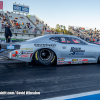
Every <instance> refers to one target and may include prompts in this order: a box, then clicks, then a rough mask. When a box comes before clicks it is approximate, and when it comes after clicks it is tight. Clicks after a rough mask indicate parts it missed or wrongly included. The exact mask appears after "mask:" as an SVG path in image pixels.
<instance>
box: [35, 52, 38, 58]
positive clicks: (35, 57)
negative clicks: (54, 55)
mask: <svg viewBox="0 0 100 100" xmlns="http://www.w3.org/2000/svg"><path fill="white" fill-rule="evenodd" d="M37 53H38V51H36V53H35V58H36V60H38V57H37Z"/></svg>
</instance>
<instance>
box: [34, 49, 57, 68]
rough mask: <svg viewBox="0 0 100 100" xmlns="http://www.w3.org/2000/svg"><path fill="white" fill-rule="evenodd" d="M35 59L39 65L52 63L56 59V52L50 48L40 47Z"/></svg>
mask: <svg viewBox="0 0 100 100" xmlns="http://www.w3.org/2000/svg"><path fill="white" fill-rule="evenodd" d="M34 60H35V62H36V63H37V64H39V65H46V66H48V65H52V64H53V63H54V62H55V60H56V55H55V53H54V52H53V51H52V50H50V49H40V50H37V51H36V52H35V55H34Z"/></svg>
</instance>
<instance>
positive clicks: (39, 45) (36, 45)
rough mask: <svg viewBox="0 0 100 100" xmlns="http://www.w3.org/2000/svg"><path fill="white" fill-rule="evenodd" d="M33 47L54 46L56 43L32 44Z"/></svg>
mask: <svg viewBox="0 0 100 100" xmlns="http://www.w3.org/2000/svg"><path fill="white" fill-rule="evenodd" d="M34 46H35V47H56V44H34Z"/></svg>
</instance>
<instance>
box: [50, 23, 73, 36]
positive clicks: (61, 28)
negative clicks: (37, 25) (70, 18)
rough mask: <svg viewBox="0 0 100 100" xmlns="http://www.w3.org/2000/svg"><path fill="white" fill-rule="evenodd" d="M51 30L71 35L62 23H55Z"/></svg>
mask: <svg viewBox="0 0 100 100" xmlns="http://www.w3.org/2000/svg"><path fill="white" fill-rule="evenodd" d="M51 30H52V31H53V32H57V33H58V34H66V35H72V33H71V32H70V31H68V30H67V29H66V27H65V26H64V25H59V24H57V25H56V27H55V28H51Z"/></svg>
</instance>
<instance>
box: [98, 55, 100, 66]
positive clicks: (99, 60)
mask: <svg viewBox="0 0 100 100" xmlns="http://www.w3.org/2000/svg"><path fill="white" fill-rule="evenodd" d="M98 63H99V64H100V55H99V57H98Z"/></svg>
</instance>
